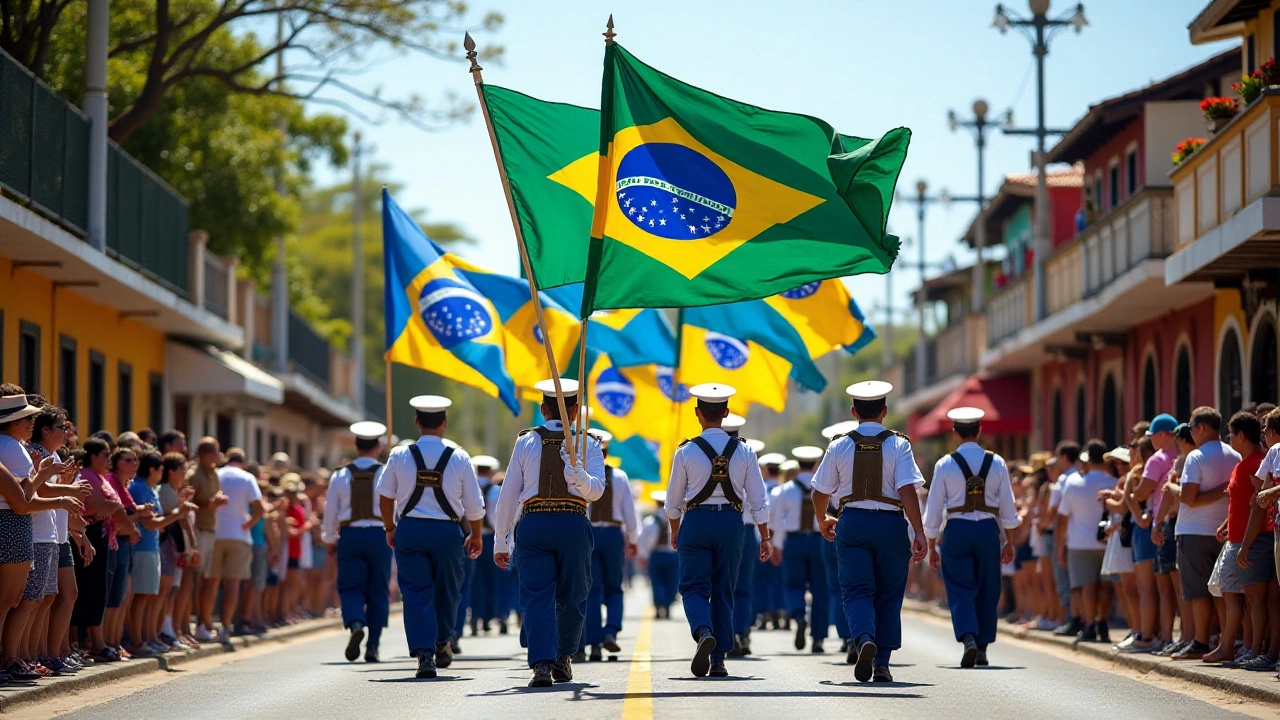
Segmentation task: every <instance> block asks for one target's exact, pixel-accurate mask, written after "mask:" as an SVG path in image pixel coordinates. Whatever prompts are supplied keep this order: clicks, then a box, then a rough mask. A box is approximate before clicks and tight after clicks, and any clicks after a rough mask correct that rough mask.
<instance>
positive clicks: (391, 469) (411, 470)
mask: <svg viewBox="0 0 1280 720" xmlns="http://www.w3.org/2000/svg"><path fill="white" fill-rule="evenodd" d="M416 445H417V447H418V449H419V450H420V451H421V452H422V459H423V461H424V462H425V463H426V466H427V469H428V470H431V469H433V468H435V466H436V463H437V462H438V461H439V460H440V455H441V453H443V452H444V450H445V445H444V442H443V441H442V440H441V439H440V438H438V437H436V436H435V435H423V436H422V437H420V438H418V442H417V443H416ZM443 475H444V477H443V479H442V480H441V483H442V485H443V489H444V495H445V499H447V500H448V501H449V504H450V505H451V506H452V507H453V510H454V512H455V513H457V514H458V516H459V517H462V518H466V519H467V520H479V519H480V518H482V517H484V499H483V498H481V497H480V483H479V482H477V481H476V471H475V468H474V467H472V466H471V456H470V455H468V454H467V451H466V450H463V449H462V448H457V449H456V450H454V451H453V456H452V457H450V458H449V463H448V464H447V465H445V468H444V473H443ZM417 484H418V466H417V464H416V463H415V462H414V460H413V455H412V454H411V453H410V452H409V448H408V446H405V447H398V448H395V449H394V450H392V451H391V455H390V456H389V457H388V458H387V467H386V469H384V470H383V471H382V478H381V480H380V481H379V482H378V494H379V495H381V496H382V497H385V498H394V499H395V501H396V518H397V520H398V519H399V518H400V517H411V518H425V519H427V520H449V519H450V518H449V514H448V513H447V512H445V511H444V509H442V508H441V507H440V505H439V503H437V502H436V494H435V491H433V490H430V489H427V490H426V491H424V492H423V493H422V497H421V498H419V499H418V503H417V504H416V505H414V506H413V508H412V509H410V510H409V513H408V514H407V515H406V514H405V506H406V505H407V504H408V503H409V499H410V498H411V497H412V496H413V489H414V487H415V486H416V485H417Z"/></svg>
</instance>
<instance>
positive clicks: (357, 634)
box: [346, 622, 364, 662]
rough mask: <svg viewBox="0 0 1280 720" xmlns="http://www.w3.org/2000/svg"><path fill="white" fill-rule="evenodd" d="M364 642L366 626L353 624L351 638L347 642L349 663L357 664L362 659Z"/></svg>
mask: <svg viewBox="0 0 1280 720" xmlns="http://www.w3.org/2000/svg"><path fill="white" fill-rule="evenodd" d="M362 642H364V625H362V624H361V623H358V622H357V623H351V638H350V639H348V640H347V652H346V657H347V662H355V661H356V658H358V657H360V643H362Z"/></svg>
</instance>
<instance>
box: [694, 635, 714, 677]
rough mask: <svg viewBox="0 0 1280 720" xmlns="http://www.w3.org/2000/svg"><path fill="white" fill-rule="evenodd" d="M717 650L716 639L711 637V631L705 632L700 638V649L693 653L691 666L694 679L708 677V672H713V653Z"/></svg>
mask: <svg viewBox="0 0 1280 720" xmlns="http://www.w3.org/2000/svg"><path fill="white" fill-rule="evenodd" d="M715 649H716V639H715V637H714V636H712V635H711V631H710V630H703V631H702V634H701V635H699V636H698V649H697V651H695V652H694V653H693V662H691V663H690V664H689V669H690V670H691V671H693V674H694V677H706V676H707V672H708V671H710V670H711V652H712V651H713V650H715Z"/></svg>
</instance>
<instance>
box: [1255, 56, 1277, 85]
mask: <svg viewBox="0 0 1280 720" xmlns="http://www.w3.org/2000/svg"><path fill="white" fill-rule="evenodd" d="M1253 74H1254V75H1256V76H1258V77H1259V78H1261V79H1262V84H1263V85H1265V86H1271V85H1280V67H1277V66H1276V59H1275V58H1267V61H1266V62H1264V63H1262V65H1260V66H1259V67H1258V69H1257V70H1254V71H1253Z"/></svg>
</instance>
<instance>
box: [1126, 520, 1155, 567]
mask: <svg viewBox="0 0 1280 720" xmlns="http://www.w3.org/2000/svg"><path fill="white" fill-rule="evenodd" d="M1132 549H1133V562H1134V563H1135V564H1137V563H1141V562H1147V561H1148V560H1155V559H1156V557H1157V556H1158V555H1160V548H1158V547H1156V544H1155V543H1153V542H1151V528H1145V529H1144V528H1140V527H1138V523H1136V522H1135V523H1134V524H1133V548H1132Z"/></svg>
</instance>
